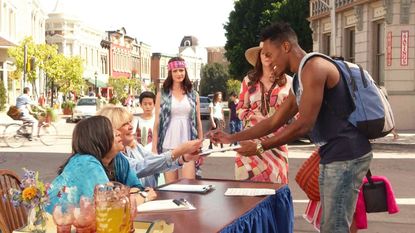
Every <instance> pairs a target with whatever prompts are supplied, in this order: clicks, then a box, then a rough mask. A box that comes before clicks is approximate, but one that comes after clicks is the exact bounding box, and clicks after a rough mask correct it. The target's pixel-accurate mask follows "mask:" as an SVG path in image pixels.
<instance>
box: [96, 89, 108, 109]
mask: <svg viewBox="0 0 415 233" xmlns="http://www.w3.org/2000/svg"><path fill="white" fill-rule="evenodd" d="M96 101H97V111H99V110H101V108H103V107H104V106H105V105H106V104H107V100H106V99H105V98H104V97H102V96H101V93H98V94H97V100H96Z"/></svg>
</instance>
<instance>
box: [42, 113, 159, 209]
mask: <svg viewBox="0 0 415 233" xmlns="http://www.w3.org/2000/svg"><path fill="white" fill-rule="evenodd" d="M123 147H124V146H123V144H122V140H121V138H120V132H119V131H118V130H114V129H113V128H112V125H111V122H110V121H109V120H108V118H106V117H104V116H94V117H91V118H88V119H84V120H81V121H80V122H79V123H78V124H77V125H76V126H75V129H74V131H73V135H72V151H73V152H72V155H71V156H70V157H69V158H68V159H67V161H66V162H65V163H64V164H63V165H62V166H61V167H60V168H59V170H58V176H57V177H56V178H55V179H54V180H53V181H52V184H51V187H50V189H49V190H48V194H49V198H50V204H49V206H48V207H47V211H48V212H50V213H51V212H52V211H53V207H54V206H55V204H56V203H57V202H58V200H59V192H60V191H61V190H62V189H63V188H64V187H76V188H74V189H71V191H72V192H73V193H71V195H72V198H73V200H72V201H74V202H75V203H78V202H79V199H80V197H81V196H86V197H93V195H94V188H95V186H96V185H97V184H105V183H107V182H109V181H118V182H120V183H122V184H124V185H127V186H130V187H138V188H142V185H141V183H140V181H139V180H138V178H137V176H136V174H135V173H134V171H133V170H131V169H130V165H129V163H128V160H127V159H126V158H125V157H124V156H122V155H121V154H119V152H120V151H121V150H123ZM148 198H150V199H151V198H155V192H154V191H153V190H151V191H150V193H149V196H148Z"/></svg>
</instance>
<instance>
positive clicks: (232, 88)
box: [226, 79, 241, 97]
mask: <svg viewBox="0 0 415 233" xmlns="http://www.w3.org/2000/svg"><path fill="white" fill-rule="evenodd" d="M226 91H227V92H226V93H227V96H228V97H229V95H230V94H231V93H232V92H233V93H235V94H239V92H240V91H241V81H239V80H236V79H229V80H228V81H227V82H226Z"/></svg>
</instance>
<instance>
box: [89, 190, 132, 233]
mask: <svg viewBox="0 0 415 233" xmlns="http://www.w3.org/2000/svg"><path fill="white" fill-rule="evenodd" d="M129 192H130V188H129V187H127V186H125V185H123V184H121V183H119V182H108V183H106V184H99V185H97V186H96V187H95V190H94V199H95V211H96V232H97V233H128V232H130V228H131V213H130V208H131V207H130V200H129Z"/></svg>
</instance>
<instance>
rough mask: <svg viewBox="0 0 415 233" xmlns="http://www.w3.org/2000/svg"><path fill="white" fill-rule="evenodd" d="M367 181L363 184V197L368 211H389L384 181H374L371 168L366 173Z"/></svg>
mask: <svg viewBox="0 0 415 233" xmlns="http://www.w3.org/2000/svg"><path fill="white" fill-rule="evenodd" d="M366 178H367V181H368V182H367V183H365V184H363V197H364V199H365V206H366V212H367V213H376V212H387V211H388V201H387V198H386V185H385V182H384V181H375V182H374V181H373V180H372V173H371V172H370V169H369V170H368V171H367V174H366Z"/></svg>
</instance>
